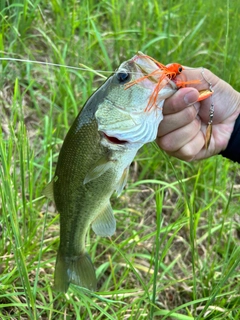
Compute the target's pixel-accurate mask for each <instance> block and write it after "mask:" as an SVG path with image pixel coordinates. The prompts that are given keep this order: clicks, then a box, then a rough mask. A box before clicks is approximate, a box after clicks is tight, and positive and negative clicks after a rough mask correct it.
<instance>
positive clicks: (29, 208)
mask: <svg viewBox="0 0 240 320" xmlns="http://www.w3.org/2000/svg"><path fill="white" fill-rule="evenodd" d="M0 19H1V20H0V21H1V28H0V58H1V61H0V70H1V78H0V85H1V87H0V119H1V126H0V187H1V189H0V195H1V197H0V319H4V320H7V319H67V320H70V319H94V320H100V319H101V320H105V319H112V320H113V319H114V320H115V319H120V320H121V319H179V320H193V319H198V320H199V319H225V320H227V319H229V320H230V319H231V320H233V319H236V320H237V319H240V248H239V244H240V215H239V211H240V210H239V199H240V172H239V166H238V165H236V164H234V163H232V162H231V161H228V160H227V159H224V158H222V157H221V156H216V157H213V158H211V159H207V160H205V161H200V162H195V163H190V164H189V163H185V162H182V161H180V160H177V159H174V158H169V157H168V156H167V155H166V154H164V153H163V152H162V151H161V150H159V149H158V148H157V147H156V146H155V144H150V145H146V146H144V147H143V148H142V149H141V150H140V152H139V153H138V155H137V157H136V159H135V161H134V163H133V164H132V167H131V171H130V176H129V180H128V184H127V187H126V189H125V190H124V191H123V193H122V195H121V196H120V197H119V198H117V197H116V196H115V195H114V196H113V197H112V205H113V208H114V212H115V217H116V220H117V232H116V234H115V235H114V236H113V237H112V238H111V239H109V238H98V237H96V236H95V235H94V233H93V232H92V231H91V230H90V231H89V235H88V238H87V249H88V252H89V253H90V255H91V257H92V260H93V261H94V265H95V267H96V273H97V277H98V291H97V292H95V293H89V292H87V290H85V289H82V288H78V287H76V286H73V285H72V286H71V288H70V289H69V291H68V293H67V294H57V293H56V292H55V291H54V290H53V289H52V285H53V273H54V264H55V259H56V253H57V249H58V244H59V216H58V214H57V212H56V210H55V206H54V204H53V203H52V202H51V201H47V199H46V198H45V197H43V195H42V191H43V189H44V187H45V185H46V184H47V182H48V181H50V179H51V177H52V175H53V173H54V169H55V165H56V161H57V157H58V152H59V150H60V147H61V144H62V141H63V139H64V136H65V135H66V132H67V130H68V129H69V127H70V125H71V123H72V122H73V119H74V118H75V117H76V115H77V114H78V112H79V110H80V109H81V107H82V106H83V104H84V102H85V101H86V100H87V98H88V97H89V96H90V94H91V93H92V92H93V91H94V90H95V89H97V88H98V86H99V85H100V84H101V83H102V82H103V80H104V76H108V75H109V71H110V72H112V71H114V70H115V69H116V68H117V66H118V65H119V64H120V63H121V62H122V61H124V60H127V59H129V58H130V57H131V56H133V54H134V53H135V52H136V51H138V50H140V51H143V52H144V53H147V54H148V55H150V56H152V57H154V58H156V59H157V60H158V61H161V62H162V63H164V64H167V63H170V62H180V63H182V64H183V65H189V66H192V67H199V66H204V67H206V68H209V69H211V70H212V71H213V72H214V73H216V74H217V75H218V76H220V77H221V78H223V79H224V80H226V81H228V82H230V83H231V85H232V86H233V87H234V88H235V89H236V90H240V77H239V76H238V75H237V73H238V69H239V66H240V56H239V52H240V40H239V34H240V24H239V20H240V6H239V2H238V1H237V0H231V1H230V0H227V1H226V0H216V1H203V0H195V1H190V0H183V1H174V0H168V1H167V0H163V1H157V0H152V1H150V0H142V1H139V0H138V1H137V0H133V1H126V0H109V1H106V0H100V1H95V0H88V1H87V0H82V1H80V0H79V1H77V0H72V1H71V0H69V1H61V0H48V1H20V0H19V1H14V0H12V1H1V2H0ZM7 58H11V59H12V60H11V61H9V60H7ZM18 59H24V60H34V61H42V62H51V63H54V64H60V65H61V66H59V67H53V66H51V65H48V64H37V63H33V62H21V61H18ZM83 65H84V66H85V67H83ZM67 66H71V67H83V69H88V70H77V69H74V68H68V67H67ZM89 69H90V70H89ZM91 69H93V70H98V71H99V73H96V72H92V71H91Z"/></svg>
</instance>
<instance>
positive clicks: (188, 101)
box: [183, 90, 198, 105]
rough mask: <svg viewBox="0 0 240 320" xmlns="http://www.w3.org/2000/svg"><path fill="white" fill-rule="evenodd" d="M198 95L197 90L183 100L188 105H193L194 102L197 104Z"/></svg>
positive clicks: (186, 95) (187, 94)
mask: <svg viewBox="0 0 240 320" xmlns="http://www.w3.org/2000/svg"><path fill="white" fill-rule="evenodd" d="M196 95H197V93H196V91H195V90H192V91H189V92H188V93H186V94H185V96H184V98H183V100H184V101H185V103H186V104H187V105H191V104H193V103H194V102H197V99H198V97H196Z"/></svg>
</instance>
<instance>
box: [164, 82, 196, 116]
mask: <svg viewBox="0 0 240 320" xmlns="http://www.w3.org/2000/svg"><path fill="white" fill-rule="evenodd" d="M198 97H199V92H198V90H197V89H195V88H192V87H186V88H181V89H179V90H178V91H177V92H176V93H175V94H174V95H172V96H171V97H170V98H168V99H166V100H165V102H164V105H163V115H167V114H173V113H177V112H179V111H181V110H183V109H185V108H186V107H188V106H190V105H192V104H193V103H195V102H197V100H198Z"/></svg>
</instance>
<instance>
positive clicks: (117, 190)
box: [116, 167, 129, 197]
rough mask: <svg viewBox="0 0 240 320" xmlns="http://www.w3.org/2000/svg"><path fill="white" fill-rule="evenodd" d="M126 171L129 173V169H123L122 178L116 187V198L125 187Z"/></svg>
mask: <svg viewBox="0 0 240 320" xmlns="http://www.w3.org/2000/svg"><path fill="white" fill-rule="evenodd" d="M128 171H129V167H127V168H125V169H124V171H123V174H122V176H121V178H120V180H119V181H118V184H117V186H116V192H117V195H118V197H119V196H120V194H121V192H122V191H123V188H124V187H125V185H126V183H127V178H128Z"/></svg>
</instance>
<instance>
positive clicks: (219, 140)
mask: <svg viewBox="0 0 240 320" xmlns="http://www.w3.org/2000/svg"><path fill="white" fill-rule="evenodd" d="M203 70H204V73H202V72H203ZM198 79H199V80H201V83H199V84H192V85H191V87H185V88H181V89H179V90H178V91H177V92H176V93H175V94H174V95H173V96H172V97H170V98H168V99H166V101H165V103H164V107H163V115H164V117H163V120H162V122H161V123H160V126H159V129H158V136H157V143H158V145H159V147H160V148H161V149H163V150H164V151H166V152H167V153H168V154H169V155H172V156H174V157H177V158H179V159H181V160H185V161H192V160H197V159H204V158H208V157H211V156H213V155H216V154H218V153H220V152H221V151H223V150H224V149H226V147H227V145H228V141H229V139H230V136H231V133H232V131H233V128H234V124H235V120H236V119H237V117H238V115H239V112H240V93H239V92H237V91H236V90H234V89H233V88H232V87H231V86H230V85H229V84H228V83H226V82H225V81H223V80H221V79H220V78H218V77H217V76H216V75H214V74H213V73H212V72H211V71H209V70H207V69H202V68H197V69H192V68H191V69H190V68H187V67H185V68H184V70H183V72H182V73H181V75H179V76H177V80H181V81H192V80H198ZM205 79H206V80H207V81H206V80H205ZM209 83H211V85H212V89H213V91H214V93H213V95H212V98H207V99H205V100H203V101H201V102H197V99H198V97H199V92H198V91H201V90H206V89H209ZM211 102H212V103H213V105H214V116H213V124H212V137H211V141H210V145H209V148H208V149H206V148H205V134H206V128H207V124H208V121H209V110H210V106H211Z"/></svg>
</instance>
